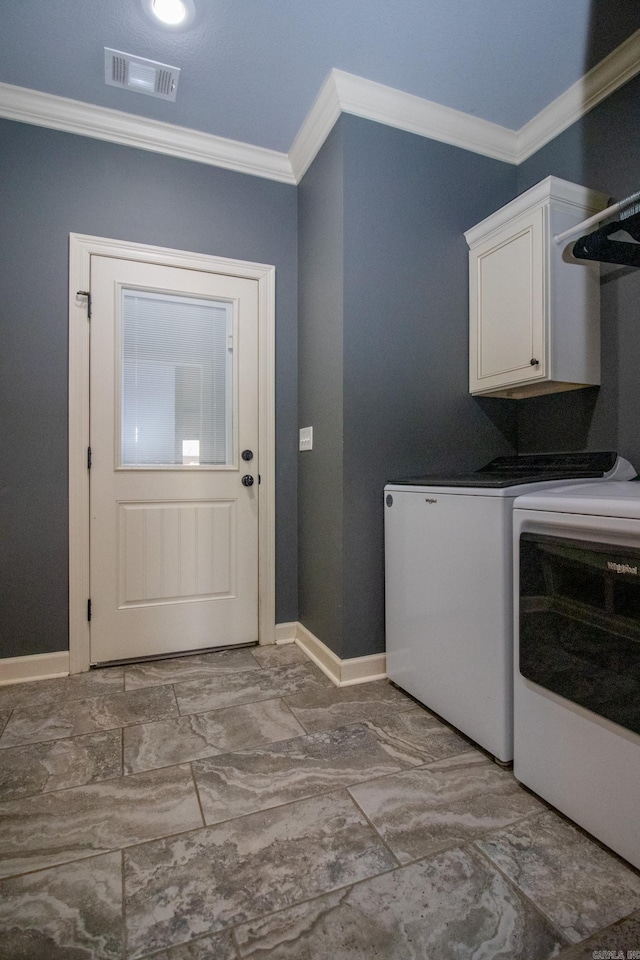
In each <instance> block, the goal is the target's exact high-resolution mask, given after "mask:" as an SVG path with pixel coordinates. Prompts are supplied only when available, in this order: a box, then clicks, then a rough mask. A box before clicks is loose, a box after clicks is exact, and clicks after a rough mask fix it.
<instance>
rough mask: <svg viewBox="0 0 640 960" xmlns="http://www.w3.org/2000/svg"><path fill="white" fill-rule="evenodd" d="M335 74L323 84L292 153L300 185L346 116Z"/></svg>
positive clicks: (333, 71) (295, 173) (292, 165)
mask: <svg viewBox="0 0 640 960" xmlns="http://www.w3.org/2000/svg"><path fill="white" fill-rule="evenodd" d="M335 74H336V71H335V70H332V71H331V72H330V73H329V76H328V77H327V79H326V80H325V82H324V83H323V84H322V87H321V88H320V93H319V94H318V96H317V97H316V99H315V102H314V104H313V106H312V107H311V110H310V111H309V113H308V114H307V116H306V118H305V120H304V122H303V124H302V126H301V127H300V130H299V131H298V134H297V136H296V138H295V140H294V141H293V143H292V145H291V149H290V150H289V159H290V161H291V168H292V170H293V175H294V177H295V178H296V183H300V181H301V180H302V178H303V176H304V175H305V173H306V172H307V170H308V169H309V167H310V166H311V164H312V163H313V161H314V159H315V157H316V155H317V154H318V152H319V150H320V148H321V147H322V144H323V143H324V142H325V140H326V139H327V137H328V136H329V134H330V133H331V131H332V129H333V127H334V125H335V123H336V121H337V120H338V118H339V116H340V114H341V113H342V106H341V104H340V100H339V98H338V89H337V86H336V80H335Z"/></svg>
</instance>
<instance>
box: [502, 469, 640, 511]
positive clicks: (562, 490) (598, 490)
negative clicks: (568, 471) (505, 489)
mask: <svg viewBox="0 0 640 960" xmlns="http://www.w3.org/2000/svg"><path fill="white" fill-rule="evenodd" d="M513 506H514V509H515V510H545V511H547V512H548V513H580V514H583V515H585V516H595V517H625V518H628V519H632V520H639V519H640V479H636V480H606V481H605V482H604V483H602V482H600V483H580V484H571V485H569V486H565V487H556V488H554V489H553V490H546V491H545V490H541V491H540V492H539V493H525V494H524V495H523V496H520V497H517V498H516V500H515V501H514V504H513Z"/></svg>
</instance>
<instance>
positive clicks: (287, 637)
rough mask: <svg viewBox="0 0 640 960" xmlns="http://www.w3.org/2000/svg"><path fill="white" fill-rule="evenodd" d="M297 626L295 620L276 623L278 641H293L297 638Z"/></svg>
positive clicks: (278, 642)
mask: <svg viewBox="0 0 640 960" xmlns="http://www.w3.org/2000/svg"><path fill="white" fill-rule="evenodd" d="M297 627H298V624H297V623H296V621H295V620H292V621H291V622H290V623H276V643H277V644H282V643H293V642H294V641H295V639H296V630H297Z"/></svg>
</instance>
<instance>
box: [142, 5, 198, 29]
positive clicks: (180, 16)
mask: <svg viewBox="0 0 640 960" xmlns="http://www.w3.org/2000/svg"><path fill="white" fill-rule="evenodd" d="M142 5H143V7H144V9H145V12H146V14H147V15H148V16H149V17H151V19H152V20H153V21H154V22H155V23H158V21H160V23H161V24H163V26H165V27H174V28H177V29H182V28H183V27H186V26H188V24H190V23H191V21H192V20H193V18H194V16H195V12H196V9H195V7H194V5H193V0H142Z"/></svg>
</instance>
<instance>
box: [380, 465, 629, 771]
mask: <svg viewBox="0 0 640 960" xmlns="http://www.w3.org/2000/svg"><path fill="white" fill-rule="evenodd" d="M633 476H635V470H634V469H633V468H632V467H631V465H630V464H629V463H628V462H627V461H626V460H624V459H623V458H621V457H617V456H616V454H615V453H611V452H598V453H566V454H560V453H555V454H531V455H525V456H515V457H499V458H497V459H496V460H493V461H491V463H489V464H487V466H486V467H483V468H482V469H481V470H478V471H476V472H475V473H471V474H466V475H456V476H451V475H449V476H438V477H435V476H429V477H413V478H408V479H403V480H397V481H393V482H391V483H389V484H387V486H386V487H385V503H386V506H385V581H386V591H385V603H386V650H387V676H388V677H389V679H390V680H392V681H393V682H394V683H396V684H397V685H398V686H399V687H402V689H403V690H406V691H407V692H408V693H410V694H411V695H412V696H414V697H415V698H416V699H417V700H419V701H420V702H421V703H423V704H424V705H425V706H426V707H427V708H428V709H430V710H432V711H434V712H435V713H437V714H439V715H440V716H441V717H443V718H444V719H445V720H447V721H448V722H449V723H451V724H453V725H454V726H455V727H457V728H458V729H459V730H461V731H462V732H463V733H465V734H466V735H467V736H469V737H470V738H471V739H472V740H474V741H475V742H476V743H478V744H480V746H481V747H484V749H485V750H488V751H489V753H491V754H493V756H494V757H495V758H496V759H497V760H499V761H501V762H504V763H507V762H509V761H511V759H512V758H513V679H512V677H513V615H512V610H513V592H512V530H513V528H512V513H513V502H514V499H515V497H517V496H519V495H520V494H522V493H524V492H526V491H528V490H541V489H548V488H550V487H557V486H558V485H562V484H574V483H575V482H576V480H577V479H579V478H580V479H582V478H591V481H593V478H600V480H608V479H613V478H616V477H620V478H625V479H626V478H628V477H633Z"/></svg>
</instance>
